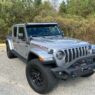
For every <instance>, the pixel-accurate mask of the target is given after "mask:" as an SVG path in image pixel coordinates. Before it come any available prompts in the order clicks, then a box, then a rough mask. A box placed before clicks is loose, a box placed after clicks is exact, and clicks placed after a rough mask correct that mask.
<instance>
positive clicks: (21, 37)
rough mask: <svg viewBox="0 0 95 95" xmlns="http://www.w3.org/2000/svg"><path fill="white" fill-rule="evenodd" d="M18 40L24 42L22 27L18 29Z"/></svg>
mask: <svg viewBox="0 0 95 95" xmlns="http://www.w3.org/2000/svg"><path fill="white" fill-rule="evenodd" d="M18 39H21V40H25V31H24V27H19V28H18Z"/></svg>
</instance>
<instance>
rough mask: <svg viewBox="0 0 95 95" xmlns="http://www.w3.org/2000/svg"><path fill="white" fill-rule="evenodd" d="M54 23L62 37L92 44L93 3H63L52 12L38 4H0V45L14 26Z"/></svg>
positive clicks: (23, 0) (11, 0)
mask: <svg viewBox="0 0 95 95" xmlns="http://www.w3.org/2000/svg"><path fill="white" fill-rule="evenodd" d="M27 22H58V23H59V24H60V27H61V29H62V30H63V31H64V33H65V35H66V36H70V37H75V38H79V39H82V40H87V41H90V42H92V43H95V0H67V2H64V1H63V2H62V3H61V5H60V7H59V10H55V8H53V7H52V4H50V3H49V2H44V3H42V1H41V0H34V1H33V0H4V1H3V0H0V41H1V42H2V41H4V39H5V37H6V35H7V34H8V32H10V27H11V26H12V25H13V24H16V23H27Z"/></svg>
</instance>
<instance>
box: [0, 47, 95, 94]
mask: <svg viewBox="0 0 95 95" xmlns="http://www.w3.org/2000/svg"><path fill="white" fill-rule="evenodd" d="M25 66H26V65H25V63H23V62H22V61H21V60H19V59H18V58H15V59H11V60H10V59H8V58H7V56H6V51H5V48H3V49H2V48H0V95H38V94H37V93H35V92H34V91H33V90H32V89H31V88H30V87H29V85H28V83H27V80H26V76H25ZM47 95H95V74H94V75H93V76H91V77H89V78H77V79H71V80H68V81H61V82H60V83H59V85H58V87H56V88H55V89H54V90H53V91H52V92H51V93H49V94H47Z"/></svg>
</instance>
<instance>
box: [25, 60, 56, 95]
mask: <svg viewBox="0 0 95 95" xmlns="http://www.w3.org/2000/svg"><path fill="white" fill-rule="evenodd" d="M32 70H38V71H39V72H40V78H42V80H43V83H42V86H37V85H36V84H35V83H33V79H32V78H31V75H30V73H31V71H32ZM32 76H33V75H32ZM26 77H27V80H28V83H29V85H30V87H32V88H33V89H34V91H36V92H37V93H40V94H46V93H49V92H50V91H51V90H52V89H53V88H54V87H55V85H56V83H57V81H56V78H55V77H54V75H53V74H52V72H51V71H50V69H47V68H46V67H45V66H43V65H42V63H41V62H40V61H39V60H38V59H33V60H31V61H30V62H29V63H28V64H27V66H26Z"/></svg>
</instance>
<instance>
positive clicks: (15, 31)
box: [13, 27, 17, 37]
mask: <svg viewBox="0 0 95 95" xmlns="http://www.w3.org/2000/svg"><path fill="white" fill-rule="evenodd" d="M13 31H14V32H13V35H14V37H17V27H14V29H13Z"/></svg>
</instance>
